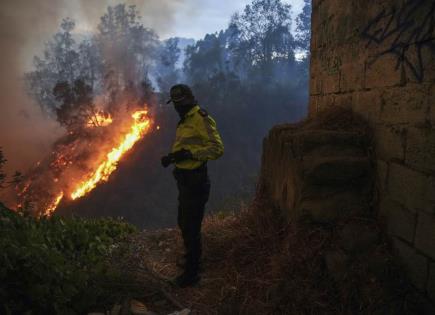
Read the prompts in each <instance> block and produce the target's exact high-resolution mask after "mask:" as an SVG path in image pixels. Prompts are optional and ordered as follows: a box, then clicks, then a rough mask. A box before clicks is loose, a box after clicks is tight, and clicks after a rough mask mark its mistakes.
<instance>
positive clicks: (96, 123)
mask: <svg viewBox="0 0 435 315" xmlns="http://www.w3.org/2000/svg"><path fill="white" fill-rule="evenodd" d="M112 122H113V119H112V117H111V116H110V114H108V113H105V112H103V111H99V112H97V113H96V114H94V115H93V116H92V117H91V118H89V120H88V126H89V127H104V126H108V125H110V124H111V123H112Z"/></svg>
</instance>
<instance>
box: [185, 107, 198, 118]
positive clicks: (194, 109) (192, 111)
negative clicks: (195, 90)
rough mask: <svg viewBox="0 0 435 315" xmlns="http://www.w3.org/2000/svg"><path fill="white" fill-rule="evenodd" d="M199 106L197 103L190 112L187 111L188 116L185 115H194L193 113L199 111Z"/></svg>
mask: <svg viewBox="0 0 435 315" xmlns="http://www.w3.org/2000/svg"><path fill="white" fill-rule="evenodd" d="M199 109H200V108H199V106H198V105H195V106H193V107H192V108H191V109H190V110H189V111H188V112H187V114H186V116H184V117H187V116H191V115H193V114H195V113H196V112H197V111H199Z"/></svg>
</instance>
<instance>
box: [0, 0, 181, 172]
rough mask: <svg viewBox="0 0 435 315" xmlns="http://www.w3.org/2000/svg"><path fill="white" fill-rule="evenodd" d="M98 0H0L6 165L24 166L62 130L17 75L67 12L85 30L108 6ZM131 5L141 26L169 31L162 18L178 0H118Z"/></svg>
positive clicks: (0, 114)
mask: <svg viewBox="0 0 435 315" xmlns="http://www.w3.org/2000/svg"><path fill="white" fill-rule="evenodd" d="M117 3H120V1H100V0H81V1H74V0H31V1H29V0H1V1H0V49H1V58H0V66H1V68H0V146H1V147H2V149H3V152H4V154H5V156H6V158H7V160H8V163H7V165H6V170H7V171H8V173H11V172H12V171H14V170H20V171H25V170H26V169H27V168H29V167H30V166H31V165H32V164H33V163H35V162H36V161H37V160H38V159H40V158H42V157H43V156H44V155H45V154H47V152H48V151H49V149H50V146H51V144H52V143H53V142H54V141H55V140H56V139H57V138H58V137H59V136H60V135H61V134H62V132H63V131H62V130H61V128H60V127H59V126H58V125H57V124H56V122H55V121H54V120H53V119H50V118H48V117H47V116H46V115H45V114H43V113H42V112H41V110H40V109H39V107H38V105H36V104H35V103H34V102H33V101H32V100H31V99H30V97H29V96H28V95H27V94H26V93H25V90H24V82H23V76H24V73H25V72H26V71H29V70H30V69H31V65H32V60H33V56H34V55H40V54H41V53H42V52H43V48H44V45H45V43H46V42H47V41H48V40H49V39H50V37H51V36H52V35H53V34H54V33H55V32H56V31H57V30H58V27H59V24H60V22H61V20H62V19H63V18H65V17H71V18H73V19H75V20H77V22H78V23H77V24H78V26H80V27H84V29H78V31H91V30H92V28H95V26H96V25H97V24H98V21H99V18H100V16H101V15H102V14H103V13H104V11H105V10H106V8H107V6H108V5H115V4H117ZM122 3H127V4H136V5H137V6H138V9H139V10H140V13H141V16H142V17H143V20H144V24H146V26H147V27H151V28H156V29H160V30H164V31H169V30H170V28H171V27H172V25H171V23H168V21H170V20H171V19H172V17H173V15H174V13H175V12H176V11H177V7H178V6H180V5H181V4H182V3H183V1H182V0H148V1H122Z"/></svg>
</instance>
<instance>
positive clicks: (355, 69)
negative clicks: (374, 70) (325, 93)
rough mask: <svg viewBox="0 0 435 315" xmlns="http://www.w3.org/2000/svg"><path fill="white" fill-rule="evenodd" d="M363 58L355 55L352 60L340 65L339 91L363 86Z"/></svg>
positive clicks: (357, 88) (352, 89) (349, 90)
mask: <svg viewBox="0 0 435 315" xmlns="http://www.w3.org/2000/svg"><path fill="white" fill-rule="evenodd" d="M364 67H365V65H364V60H363V59H361V58H360V57H356V58H355V59H354V61H353V62H349V63H346V64H343V65H342V66H341V78H340V92H341V93H345V92H353V91H358V90H361V89H362V88H363V83H364Z"/></svg>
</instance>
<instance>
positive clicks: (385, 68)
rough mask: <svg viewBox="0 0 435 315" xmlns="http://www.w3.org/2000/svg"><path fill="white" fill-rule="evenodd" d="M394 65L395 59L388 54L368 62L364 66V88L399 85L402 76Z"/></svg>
mask: <svg viewBox="0 0 435 315" xmlns="http://www.w3.org/2000/svg"><path fill="white" fill-rule="evenodd" d="M396 64H397V60H396V57H395V56H392V55H389V54H387V55H383V56H382V57H379V58H374V59H371V60H368V61H367V62H366V66H365V74H364V88H366V89H372V88H379V87H389V86H398V85H400V84H401V82H402V76H401V71H400V69H396Z"/></svg>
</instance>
